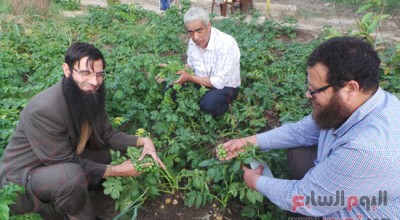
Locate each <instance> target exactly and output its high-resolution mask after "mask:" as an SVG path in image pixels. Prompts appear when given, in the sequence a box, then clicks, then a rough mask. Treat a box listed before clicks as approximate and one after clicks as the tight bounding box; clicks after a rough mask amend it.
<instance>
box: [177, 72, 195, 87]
mask: <svg viewBox="0 0 400 220" xmlns="http://www.w3.org/2000/svg"><path fill="white" fill-rule="evenodd" d="M176 74H178V75H180V76H179V79H177V80H176V81H175V83H178V84H181V85H182V84H184V83H185V82H187V81H192V75H191V74H190V73H188V72H186V71H185V70H179V71H178V72H176Z"/></svg>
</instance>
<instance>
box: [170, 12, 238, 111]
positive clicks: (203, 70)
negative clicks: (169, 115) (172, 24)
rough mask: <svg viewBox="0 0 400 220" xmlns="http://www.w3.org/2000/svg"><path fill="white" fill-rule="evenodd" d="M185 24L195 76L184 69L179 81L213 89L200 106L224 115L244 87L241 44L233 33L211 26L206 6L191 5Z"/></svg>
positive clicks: (189, 57) (189, 65) (190, 59)
mask: <svg viewBox="0 0 400 220" xmlns="http://www.w3.org/2000/svg"><path fill="white" fill-rule="evenodd" d="M184 24H185V27H186V30H187V33H188V34H189V35H190V41H189V47H188V51H187V55H188V58H187V64H186V67H187V68H190V69H192V70H193V71H194V75H191V74H190V73H188V72H187V71H186V70H180V71H178V72H177V74H179V75H180V77H179V79H178V80H177V81H176V83H179V84H184V83H186V82H193V83H195V84H197V85H200V86H205V87H207V88H209V89H210V90H209V91H207V93H206V94H205V95H204V96H203V97H202V98H201V100H200V103H199V104H200V108H201V109H202V110H203V111H204V112H207V113H209V114H212V115H213V116H218V115H221V114H223V113H225V112H226V111H227V110H228V107H229V104H230V103H231V102H232V100H234V99H235V98H236V97H237V94H238V87H239V86H240V50H239V47H238V44H237V42H236V40H235V39H234V38H233V37H232V36H230V35H228V34H226V33H223V32H221V31H220V30H218V29H216V28H214V27H211V22H210V18H209V15H208V13H207V12H206V11H205V10H204V9H202V8H197V7H192V8H190V9H189V10H188V11H187V12H186V14H185V16H184Z"/></svg>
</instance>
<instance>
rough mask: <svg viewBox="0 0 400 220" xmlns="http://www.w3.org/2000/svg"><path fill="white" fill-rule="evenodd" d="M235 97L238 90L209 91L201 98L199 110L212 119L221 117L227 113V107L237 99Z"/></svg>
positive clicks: (225, 88)
mask: <svg viewBox="0 0 400 220" xmlns="http://www.w3.org/2000/svg"><path fill="white" fill-rule="evenodd" d="M237 95H238V88H232V87H224V88H223V89H210V90H209V91H207V92H206V94H204V95H203V97H201V99H200V102H199V105H200V109H201V110H202V111H204V112H206V113H208V114H211V115H212V116H214V117H215V116H218V115H222V114H223V113H225V112H226V111H228V108H229V105H230V104H231V103H232V101H233V100H234V99H236V98H237Z"/></svg>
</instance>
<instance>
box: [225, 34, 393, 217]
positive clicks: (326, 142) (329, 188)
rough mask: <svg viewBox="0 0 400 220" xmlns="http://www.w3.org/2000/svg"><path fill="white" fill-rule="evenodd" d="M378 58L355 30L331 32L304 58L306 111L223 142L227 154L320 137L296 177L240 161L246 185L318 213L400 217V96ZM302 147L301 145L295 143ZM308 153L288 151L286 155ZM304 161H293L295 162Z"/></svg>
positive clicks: (309, 142) (288, 206)
mask: <svg viewBox="0 0 400 220" xmlns="http://www.w3.org/2000/svg"><path fill="white" fill-rule="evenodd" d="M379 65H380V60H379V58H378V55H377V53H376V52H375V51H374V50H373V48H372V47H371V46H370V45H368V44H367V43H365V42H364V41H362V40H361V39H358V38H353V37H337V38H332V39H330V40H328V41H326V42H324V43H322V44H321V45H320V46H318V47H317V48H316V49H315V50H314V51H313V52H312V53H311V55H310V57H309V58H308V61H307V81H308V89H307V92H306V97H307V99H309V100H310V101H311V103H312V107H313V111H312V113H311V114H310V115H308V116H306V117H305V118H303V119H302V120H301V121H299V122H297V123H289V124H285V125H283V126H281V127H279V128H276V129H274V130H271V131H267V132H265V133H261V134H257V135H254V136H249V137H245V138H240V139H233V140H230V141H228V142H226V143H225V144H224V147H225V148H226V149H227V150H228V156H227V157H226V158H225V159H226V160H229V159H232V158H234V157H236V156H237V152H238V151H239V150H241V149H243V148H244V147H245V146H248V145H249V144H250V145H255V144H256V145H258V146H259V147H260V148H261V149H262V150H265V151H268V150H271V149H282V148H288V149H290V150H295V149H301V148H299V147H307V148H306V149H308V151H312V149H313V148H312V146H314V145H318V150H317V152H316V158H313V159H314V160H313V163H312V164H313V166H312V167H310V168H309V170H308V171H307V172H306V173H305V175H304V176H303V177H302V178H300V179H299V180H284V179H277V178H272V177H266V176H262V167H259V168H257V169H254V170H251V169H249V168H247V167H243V171H244V177H243V178H244V180H245V182H246V184H247V186H248V187H250V188H252V189H256V190H258V191H259V192H260V193H262V194H264V195H265V196H266V197H268V199H269V200H270V201H272V202H273V203H275V204H276V205H278V206H279V207H281V208H282V209H285V210H288V211H291V212H296V213H301V214H303V215H306V216H323V217H324V218H323V219H329V220H331V219H389V218H390V219H400V187H399V186H400V126H399V124H400V114H399V111H400V101H399V100H398V98H396V97H395V96H394V95H392V94H390V93H388V92H386V91H384V90H382V89H381V88H380V87H379V77H380V74H379ZM298 152H302V151H298ZM303 152H306V153H307V156H306V157H304V155H300V154H291V156H290V157H293V158H294V159H293V158H292V159H290V158H289V157H288V159H290V160H291V162H292V163H293V161H295V162H296V156H298V157H299V158H302V159H303V160H304V158H307V157H309V155H312V154H311V153H309V152H307V150H305V151H303ZM306 163H307V161H305V160H304V161H300V162H299V161H298V160H297V162H296V164H295V165H294V166H293V168H294V169H295V170H296V169H298V168H299V167H301V166H302V165H304V164H306Z"/></svg>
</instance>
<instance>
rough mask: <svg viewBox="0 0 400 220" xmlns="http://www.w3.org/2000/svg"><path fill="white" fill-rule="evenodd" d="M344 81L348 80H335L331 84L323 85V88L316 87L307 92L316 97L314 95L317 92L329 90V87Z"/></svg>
mask: <svg viewBox="0 0 400 220" xmlns="http://www.w3.org/2000/svg"><path fill="white" fill-rule="evenodd" d="M343 82H346V81H345V80H340V81H338V82H334V83H331V84H329V85H326V86H323V87H321V88H318V89H314V90H311V89H307V92H308V93H310V95H311V97H313V98H314V95H315V94H317V93H320V92H323V91H325V90H327V89H328V88H329V87H331V86H335V85H337V84H340V83H343ZM306 85H307V84H306Z"/></svg>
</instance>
